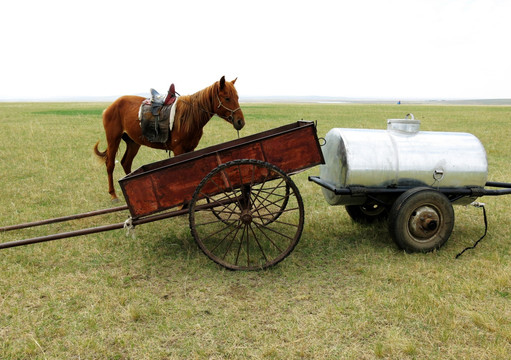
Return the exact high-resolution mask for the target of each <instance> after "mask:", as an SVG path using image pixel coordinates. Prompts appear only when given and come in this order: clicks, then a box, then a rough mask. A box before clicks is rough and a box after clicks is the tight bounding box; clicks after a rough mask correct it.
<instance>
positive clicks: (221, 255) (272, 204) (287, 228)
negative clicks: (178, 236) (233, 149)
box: [189, 159, 304, 270]
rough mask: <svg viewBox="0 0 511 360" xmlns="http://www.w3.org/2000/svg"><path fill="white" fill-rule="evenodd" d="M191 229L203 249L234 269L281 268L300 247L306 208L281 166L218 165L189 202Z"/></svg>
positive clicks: (258, 163)
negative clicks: (274, 266) (295, 249)
mask: <svg viewBox="0 0 511 360" xmlns="http://www.w3.org/2000/svg"><path fill="white" fill-rule="evenodd" d="M189 220H190V229H191V231H192V235H193V237H194V238H195V241H196V242H197V244H198V245H199V247H200V248H201V250H202V251H203V252H204V253H205V254H206V255H207V256H208V257H209V258H210V259H212V260H213V261H215V262H216V263H218V264H220V265H222V266H224V267H226V268H228V269H232V270H258V269H264V268H267V267H270V266H273V265H275V264H277V263H278V262H280V261H282V260H283V259H284V258H285V257H286V256H288V255H289V254H290V253H291V252H292V251H293V249H294V248H295V246H296V244H297V243H298V241H299V239H300V236H301V234H302V230H303V222H304V209H303V202H302V198H301V196H300V192H299V191H298V188H297V187H296V185H295V184H294V182H293V181H292V180H291V178H290V177H289V176H288V175H287V174H286V173H284V172H283V171H282V170H280V169H279V168H277V167H276V166H274V165H272V164H269V163H267V162H263V161H258V160H247V159H244V160H235V161H231V162H228V163H225V164H222V165H220V166H218V167H216V168H215V169H214V170H213V171H211V172H210V173H209V174H208V175H207V176H206V177H205V178H204V179H203V180H202V181H201V183H200V184H199V186H198V187H197V189H196V190H195V193H194V194H193V197H192V200H191V202H190V210H189Z"/></svg>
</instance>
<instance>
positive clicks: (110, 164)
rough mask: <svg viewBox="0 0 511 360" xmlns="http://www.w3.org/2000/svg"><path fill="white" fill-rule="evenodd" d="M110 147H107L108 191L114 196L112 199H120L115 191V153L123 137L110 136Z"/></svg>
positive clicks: (108, 139)
mask: <svg viewBox="0 0 511 360" xmlns="http://www.w3.org/2000/svg"><path fill="white" fill-rule="evenodd" d="M107 142H108V147H107V149H106V173H107V175H108V193H109V194H110V196H111V197H112V201H119V200H118V199H117V194H116V193H115V188H114V169H115V154H116V153H117V150H118V149H119V143H120V142H121V137H120V136H119V137H117V138H113V139H111V138H108V137H107Z"/></svg>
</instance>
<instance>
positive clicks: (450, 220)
mask: <svg viewBox="0 0 511 360" xmlns="http://www.w3.org/2000/svg"><path fill="white" fill-rule="evenodd" d="M453 227H454V210H453V208H452V204H451V202H450V201H449V199H448V198H447V197H446V196H445V195H444V194H442V193H441V192H439V191H436V190H434V189H431V188H427V187H417V188H413V189H410V190H408V191H406V192H404V193H403V194H401V195H400V196H399V197H398V198H397V200H396V201H395V202H394V205H393V206H392V209H391V210H390V214H389V230H390V234H391V236H392V238H393V239H394V241H395V242H396V244H397V245H398V246H399V247H401V248H402V249H404V250H406V251H407V252H429V251H432V250H435V249H438V248H440V247H441V246H442V245H443V244H444V243H445V242H446V241H447V239H449V236H450V235H451V232H452V229H453Z"/></svg>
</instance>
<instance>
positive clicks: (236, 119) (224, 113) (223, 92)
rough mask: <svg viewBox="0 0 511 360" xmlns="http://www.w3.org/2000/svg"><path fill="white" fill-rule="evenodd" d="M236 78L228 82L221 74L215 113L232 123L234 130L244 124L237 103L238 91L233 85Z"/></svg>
mask: <svg viewBox="0 0 511 360" xmlns="http://www.w3.org/2000/svg"><path fill="white" fill-rule="evenodd" d="M236 79H237V78H236ZM236 79H234V80H233V81H230V82H229V81H225V76H222V78H221V79H220V81H219V82H218V92H217V94H216V99H215V101H216V105H215V114H217V115H218V116H220V117H221V118H222V119H224V120H226V121H227V122H229V123H230V124H232V126H234V128H235V129H236V130H241V129H243V126H245V118H244V117H243V112H242V111H241V108H240V104H239V103H238V92H237V91H236V88H235V87H234V83H235V82H236Z"/></svg>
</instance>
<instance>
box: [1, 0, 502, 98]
mask: <svg viewBox="0 0 511 360" xmlns="http://www.w3.org/2000/svg"><path fill="white" fill-rule="evenodd" d="M0 14H1V15H0V16H1V20H0V37H1V42H0V44H1V50H0V54H1V55H0V100H9V99H28V100H30V99H43V100H44V99H52V98H56V97H83V96H91V97H95V96H120V95H128V94H140V93H147V92H148V91H149V88H155V89H157V90H159V91H160V92H164V91H166V90H167V89H168V87H169V85H170V83H175V85H176V90H177V91H178V92H179V93H180V94H191V93H194V92H196V91H198V90H201V89H203V88H205V87H207V86H209V85H211V84H212V83H214V82H215V81H217V80H219V79H220V78H221V77H222V76H223V75H225V76H226V79H227V80H233V79H234V78H238V80H237V82H236V88H237V90H238V94H239V95H240V97H241V98H242V99H243V98H244V97H254V96H305V97H308V96H330V97H343V98H358V99H360V98H362V99H372V98H381V99H403V100H404V99H497V98H511V46H510V35H511V21H509V19H511V1H509V0H351V1H347V0H337V1H329V0H314V1H311V0H308V1H301V0H280V1H279V0H272V1H267V0H258V1H241V0H238V1H235V0H230V1H223V0H214V1H213V0H210V1H204V0H192V1H184V0H181V1H173V0H149V1H132V0H119V1H118V0H102V1H97V0H87V1H79V2H78V1H72V0H65V1H60V0H44V1H41V0H24V1H14V0H7V1H3V2H2V4H1V5H0Z"/></svg>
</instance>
